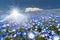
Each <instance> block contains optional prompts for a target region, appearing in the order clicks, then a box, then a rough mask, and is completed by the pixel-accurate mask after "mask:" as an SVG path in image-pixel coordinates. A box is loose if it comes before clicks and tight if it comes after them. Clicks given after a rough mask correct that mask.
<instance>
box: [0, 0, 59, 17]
mask: <svg viewBox="0 0 60 40" xmlns="http://www.w3.org/2000/svg"><path fill="white" fill-rule="evenodd" d="M11 6H14V7H19V8H20V9H21V10H25V12H27V11H35V10H42V9H60V0H0V16H1V15H3V14H6V11H8V10H9V9H10V7H11ZM32 9H34V10H32Z"/></svg>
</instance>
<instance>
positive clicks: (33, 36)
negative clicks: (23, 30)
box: [28, 32, 36, 40]
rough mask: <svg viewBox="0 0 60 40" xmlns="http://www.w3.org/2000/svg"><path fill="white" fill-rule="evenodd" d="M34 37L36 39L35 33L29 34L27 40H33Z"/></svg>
mask: <svg viewBox="0 0 60 40" xmlns="http://www.w3.org/2000/svg"><path fill="white" fill-rule="evenodd" d="M35 37H36V36H35V33H33V32H29V33H28V38H29V39H32V40H33V39H35Z"/></svg>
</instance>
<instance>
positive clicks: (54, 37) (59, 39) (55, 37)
mask: <svg viewBox="0 0 60 40" xmlns="http://www.w3.org/2000/svg"><path fill="white" fill-rule="evenodd" d="M52 39H53V40H60V36H58V35H54V36H53V38H52Z"/></svg>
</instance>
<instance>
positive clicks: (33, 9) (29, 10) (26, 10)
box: [25, 7, 43, 12]
mask: <svg viewBox="0 0 60 40" xmlns="http://www.w3.org/2000/svg"><path fill="white" fill-rule="evenodd" d="M38 10H43V9H40V8H31V7H29V8H26V9H25V12H31V11H38Z"/></svg>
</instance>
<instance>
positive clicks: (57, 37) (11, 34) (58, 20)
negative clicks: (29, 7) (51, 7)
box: [0, 15, 60, 40]
mask: <svg viewBox="0 0 60 40" xmlns="http://www.w3.org/2000/svg"><path fill="white" fill-rule="evenodd" d="M13 26H14V27H15V26H16V25H14V24H13ZM16 28H17V26H16ZM38 36H39V37H40V38H41V39H39V38H38ZM6 39H8V40H9V39H10V40H60V17H59V16H53V15H52V16H49V17H44V16H36V17H32V18H30V19H28V20H27V21H26V22H25V23H24V24H23V25H22V26H21V27H20V28H19V29H15V28H14V29H12V26H11V24H9V23H4V22H0V40H6Z"/></svg>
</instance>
